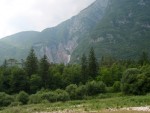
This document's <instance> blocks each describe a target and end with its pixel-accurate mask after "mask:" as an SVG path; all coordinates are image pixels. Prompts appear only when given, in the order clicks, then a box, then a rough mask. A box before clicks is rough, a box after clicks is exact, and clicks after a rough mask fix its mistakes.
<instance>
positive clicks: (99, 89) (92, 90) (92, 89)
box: [86, 81, 106, 96]
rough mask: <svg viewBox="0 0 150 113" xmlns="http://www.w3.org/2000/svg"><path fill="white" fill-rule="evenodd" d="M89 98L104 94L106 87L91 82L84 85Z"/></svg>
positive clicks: (99, 83)
mask: <svg viewBox="0 0 150 113" xmlns="http://www.w3.org/2000/svg"><path fill="white" fill-rule="evenodd" d="M86 87H87V92H88V95H89V96H92V95H97V94H99V93H105V92H106V85H105V84H104V83H103V82H102V81H98V82H96V81H91V82H88V83H87V84H86Z"/></svg>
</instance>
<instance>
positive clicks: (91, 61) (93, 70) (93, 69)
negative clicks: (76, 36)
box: [88, 47, 98, 79]
mask: <svg viewBox="0 0 150 113" xmlns="http://www.w3.org/2000/svg"><path fill="white" fill-rule="evenodd" d="M88 73H89V76H90V77H92V78H93V79H94V78H95V77H96V76H97V74H98V63H97V59H96V57H95V52H94V49H93V47H92V48H91V50H90V53H89V58H88Z"/></svg>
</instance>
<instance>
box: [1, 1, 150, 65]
mask: <svg viewBox="0 0 150 113" xmlns="http://www.w3.org/2000/svg"><path fill="white" fill-rule="evenodd" d="M149 6H150V1H149V0H132V1H131V0H113V1H111V0H96V1H95V2H94V3H93V4H91V5H90V6H89V7H87V8H86V9H84V10H82V11H81V12H80V13H79V14H78V15H76V16H74V17H72V18H71V19H69V20H66V21H64V22H62V23H60V24H59V25H58V26H56V27H52V28H47V29H44V30H43V31H41V32H35V31H27V32H21V33H17V34H14V35H11V36H8V37H5V38H3V39H1V40H0V46H1V48H0V58H1V61H0V62H1V63H2V62H3V61H4V59H5V58H15V59H24V58H25V57H26V56H27V53H28V52H29V49H30V48H31V47H33V48H34V50H35V52H36V55H37V56H38V58H41V57H42V56H43V55H44V54H46V55H47V57H48V59H49V61H50V62H55V63H68V62H70V61H71V62H78V61H79V60H80V57H81V55H82V54H83V53H88V51H89V48H90V47H94V49H95V51H96V56H97V58H98V59H100V58H101V57H102V56H112V57H115V58H119V59H137V58H138V56H139V54H141V52H143V51H145V52H148V53H150V51H149V50H150V46H149V45H150V38H149V36H150V21H149V20H150V13H149V12H150V7H149Z"/></svg>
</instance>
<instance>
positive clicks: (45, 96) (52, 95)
mask: <svg viewBox="0 0 150 113" xmlns="http://www.w3.org/2000/svg"><path fill="white" fill-rule="evenodd" d="M57 98H58V95H57V93H56V92H53V91H49V92H43V93H42V94H41V99H42V100H47V101H48V102H56V101H57Z"/></svg>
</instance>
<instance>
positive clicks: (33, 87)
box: [30, 74, 42, 93]
mask: <svg viewBox="0 0 150 113" xmlns="http://www.w3.org/2000/svg"><path fill="white" fill-rule="evenodd" d="M41 86H42V79H41V77H40V76H39V75H37V74H35V75H31V78H30V93H36V91H38V90H40V88H41Z"/></svg>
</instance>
